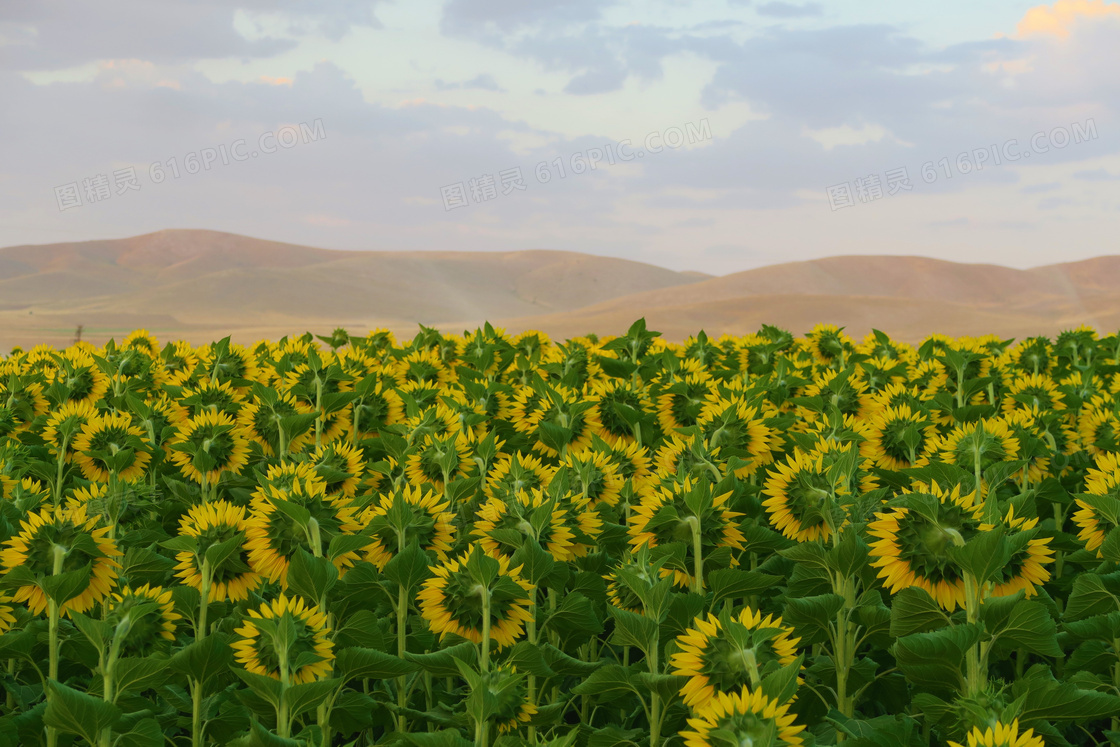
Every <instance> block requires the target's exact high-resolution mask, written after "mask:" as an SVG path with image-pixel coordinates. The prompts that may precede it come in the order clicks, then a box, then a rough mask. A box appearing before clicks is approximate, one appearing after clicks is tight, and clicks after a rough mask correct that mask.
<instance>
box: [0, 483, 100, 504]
mask: <svg viewBox="0 0 1120 747" xmlns="http://www.w3.org/2000/svg"><path fill="white" fill-rule="evenodd" d="M104 487H106V486H104V485H103V486H102V488H104ZM0 498H3V499H4V500H6V501H11V502H12V503H14V504H16V506H17V507H18V508H19V509H20V510H21V511H34V510H36V509H38V508H39V506H41V505H42V504H44V503H47V502H49V501H50V498H51V493H50V490H48V489H47V488H46V486H44V485H43V483H42V482H40V481H39V480H36V479H35V478H33V477H23V478H20V479H15V478H11V477H0Z"/></svg>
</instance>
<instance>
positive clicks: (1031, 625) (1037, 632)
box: [980, 595, 1062, 658]
mask: <svg viewBox="0 0 1120 747" xmlns="http://www.w3.org/2000/svg"><path fill="white" fill-rule="evenodd" d="M999 601H1001V600H995V599H993V600H989V601H988V603H987V604H984V605H983V606H982V607H981V608H980V619H981V620H982V621H983V623H984V627H985V628H986V629H987V631H988V633H989V634H990V635H991V636H992V637H993V638H995V639H996V640H997V642H998V643H999V647H1000V648H1001V649H1004V651H1005V652H1006V651H1010V650H1013V649H1020V648H1022V649H1026V650H1027V651H1030V652H1032V653H1035V654H1038V655H1040V656H1051V657H1055V658H1057V657H1059V656H1061V655H1062V649H1061V648H1060V647H1059V646H1058V626H1057V623H1055V622H1054V619H1053V618H1052V617H1050V612H1049V611H1048V610H1047V609H1046V607H1045V605H1043V604H1041V603H1039V602H1031V601H1027V600H1025V599H1021V598H1019V597H1018V595H1016V597H1014V598H1012V602H1011V603H1010V604H1002V605H1001V604H997V602H999Z"/></svg>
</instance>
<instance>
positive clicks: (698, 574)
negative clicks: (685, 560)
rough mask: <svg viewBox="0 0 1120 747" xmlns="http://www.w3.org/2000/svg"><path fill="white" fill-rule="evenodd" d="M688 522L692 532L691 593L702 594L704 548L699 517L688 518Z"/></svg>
mask: <svg viewBox="0 0 1120 747" xmlns="http://www.w3.org/2000/svg"><path fill="white" fill-rule="evenodd" d="M685 521H687V522H688V525H689V528H690V529H691V530H692V592H693V593H694V594H703V593H704V547H703V545H702V543H701V537H700V517H698V516H689V517H688V518H687V519H685Z"/></svg>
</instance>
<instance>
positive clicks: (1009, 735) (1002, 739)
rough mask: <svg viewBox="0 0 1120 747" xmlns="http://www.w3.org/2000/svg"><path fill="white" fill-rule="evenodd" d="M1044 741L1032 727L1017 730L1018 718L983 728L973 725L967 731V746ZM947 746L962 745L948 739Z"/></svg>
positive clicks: (1040, 744)
mask: <svg viewBox="0 0 1120 747" xmlns="http://www.w3.org/2000/svg"><path fill="white" fill-rule="evenodd" d="M1045 745H1046V742H1045V741H1044V740H1043V739H1042V737H1040V736H1037V735H1036V734H1035V733H1034V730H1033V729H1027V730H1026V731H1024V732H1020V731H1019V719H1015V720H1014V721H1012V722H1011V723H1010V724H1005V723H1003V722H1002V721H997V722H996V724H995V725H994V726H989V727H988V728H987V729H983V728H981V727H979V726H976V727H973V729H972V731H970V732H969V733H968V747H1045ZM949 747H964V745H962V744H961V743H959V742H954V741H952V740H949Z"/></svg>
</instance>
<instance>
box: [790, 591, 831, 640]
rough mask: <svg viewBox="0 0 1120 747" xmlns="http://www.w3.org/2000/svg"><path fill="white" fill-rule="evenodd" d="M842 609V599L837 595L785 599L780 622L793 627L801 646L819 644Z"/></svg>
mask: <svg viewBox="0 0 1120 747" xmlns="http://www.w3.org/2000/svg"><path fill="white" fill-rule="evenodd" d="M843 607H844V597H842V596H840V595H839V594H820V595H818V596H813V597H799V598H795V599H787V600H786V607H785V610H784V611H783V613H782V621H783V622H785V623H786V624H787V625H792V626H793V628H794V629H795V630H796V631H797V634H798V635H799V636H800V637H801V644H802V645H806V644H811V643H819V642H821V641H824V640H825V639H826V638H827V637H828V626H829V625H831V624H834V623H835V622H836V613H837V612H839V611H840V610H841V609H842V608H843Z"/></svg>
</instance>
